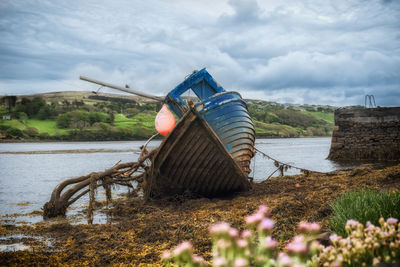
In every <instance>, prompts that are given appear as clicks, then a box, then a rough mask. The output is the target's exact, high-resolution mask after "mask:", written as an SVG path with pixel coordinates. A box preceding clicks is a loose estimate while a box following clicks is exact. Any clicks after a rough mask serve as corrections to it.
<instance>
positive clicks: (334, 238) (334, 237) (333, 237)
mask: <svg viewBox="0 0 400 267" xmlns="http://www.w3.org/2000/svg"><path fill="white" fill-rule="evenodd" d="M329 239H330V240H331V241H332V242H333V243H336V242H337V241H339V239H340V237H339V236H338V235H337V234H333V235H330V236H329Z"/></svg>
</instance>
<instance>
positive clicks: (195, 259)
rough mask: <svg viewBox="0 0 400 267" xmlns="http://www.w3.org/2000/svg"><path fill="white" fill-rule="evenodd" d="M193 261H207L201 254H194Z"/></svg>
mask: <svg viewBox="0 0 400 267" xmlns="http://www.w3.org/2000/svg"><path fill="white" fill-rule="evenodd" d="M192 261H193V263H205V261H204V258H203V257H201V256H199V255H193V256H192Z"/></svg>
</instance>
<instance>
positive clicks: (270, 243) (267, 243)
mask: <svg viewBox="0 0 400 267" xmlns="http://www.w3.org/2000/svg"><path fill="white" fill-rule="evenodd" d="M277 246H278V242H277V241H276V240H275V239H274V238H272V237H270V236H268V237H266V238H265V239H264V247H265V248H266V249H274V248H276V247H277Z"/></svg>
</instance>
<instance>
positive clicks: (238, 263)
mask: <svg viewBox="0 0 400 267" xmlns="http://www.w3.org/2000/svg"><path fill="white" fill-rule="evenodd" d="M248 264H249V263H248V261H247V260H246V259H243V258H237V259H236V260H235V261H234V263H233V266H234V267H245V266H248Z"/></svg>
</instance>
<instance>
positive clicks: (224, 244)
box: [217, 239, 232, 249]
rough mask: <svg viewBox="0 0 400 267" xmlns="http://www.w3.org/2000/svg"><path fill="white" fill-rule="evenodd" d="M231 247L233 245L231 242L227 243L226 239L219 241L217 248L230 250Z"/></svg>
mask: <svg viewBox="0 0 400 267" xmlns="http://www.w3.org/2000/svg"><path fill="white" fill-rule="evenodd" d="M231 245H232V244H231V242H229V241H227V240H225V239H219V240H218V241H217V247H218V248H219V249H228V248H230V247H231Z"/></svg>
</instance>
